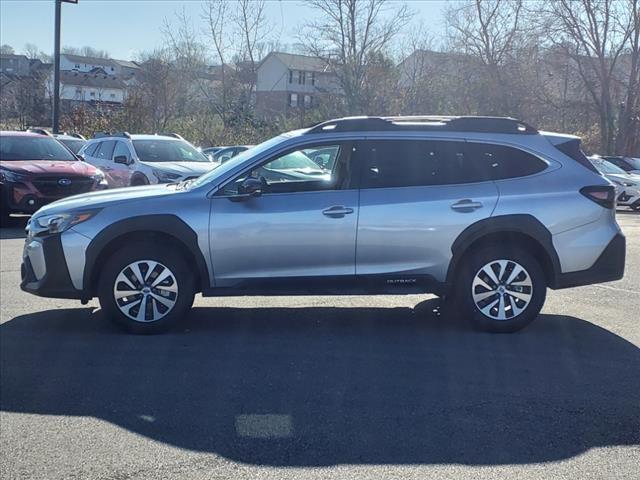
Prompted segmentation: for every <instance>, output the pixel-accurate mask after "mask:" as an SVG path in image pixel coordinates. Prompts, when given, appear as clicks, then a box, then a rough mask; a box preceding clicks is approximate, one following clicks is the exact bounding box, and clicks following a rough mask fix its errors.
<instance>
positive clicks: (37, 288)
mask: <svg viewBox="0 0 640 480" xmlns="http://www.w3.org/2000/svg"><path fill="white" fill-rule="evenodd" d="M20 271H21V276H22V281H21V283H20V288H21V289H22V290H23V291H25V292H28V293H32V294H34V295H38V296H40V297H51V298H73V299H84V295H83V292H82V291H81V290H77V289H76V288H74V286H73V283H72V281H71V277H70V275H69V270H68V268H67V262H66V261H65V256H64V251H63V248H62V242H61V238H60V235H49V236H45V237H35V238H28V239H27V241H26V243H25V246H24V251H23V254H22V266H21V269H20Z"/></svg>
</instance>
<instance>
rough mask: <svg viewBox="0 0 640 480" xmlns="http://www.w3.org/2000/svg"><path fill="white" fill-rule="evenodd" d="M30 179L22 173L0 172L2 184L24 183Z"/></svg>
mask: <svg viewBox="0 0 640 480" xmlns="http://www.w3.org/2000/svg"><path fill="white" fill-rule="evenodd" d="M27 178H28V176H27V175H24V174H22V173H16V172H12V171H11V170H5V169H4V168H3V169H2V170H0V182H24V181H25V180H26V179H27Z"/></svg>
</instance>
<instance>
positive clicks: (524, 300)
mask: <svg viewBox="0 0 640 480" xmlns="http://www.w3.org/2000/svg"><path fill="white" fill-rule="evenodd" d="M519 269H522V270H519ZM491 273H493V279H492V276H491V275H490V274H491ZM514 275H515V276H514ZM494 279H495V280H499V281H498V282H497V284H496V283H495V282H494ZM509 281H510V282H511V283H508V282H509ZM487 287H490V288H487ZM455 289H456V291H455V295H454V297H455V299H456V303H457V304H458V307H459V310H458V311H459V313H461V314H462V315H464V316H465V317H466V318H468V319H469V320H471V323H472V324H473V326H474V328H476V329H477V330H481V331H485V332H496V333H511V332H517V331H518V330H521V329H522V328H524V327H526V326H527V325H529V324H530V323H531V322H532V321H533V320H534V319H535V318H536V316H537V315H538V313H540V310H541V309H542V306H543V305H544V301H545V298H546V295H547V282H546V279H545V276H544V272H543V270H542V267H541V265H540V263H539V262H538V261H537V260H536V259H535V257H533V256H532V255H530V254H529V253H528V252H527V251H525V250H523V249H521V248H517V247H508V246H507V247H504V246H501V247H500V248H498V247H484V248H479V249H478V250H474V251H472V252H469V254H468V255H467V256H466V257H465V261H464V263H463V265H462V267H461V271H460V275H458V277H457V282H456V286H455ZM492 291H493V292H495V293H493V294H492V293H491V292H492Z"/></svg>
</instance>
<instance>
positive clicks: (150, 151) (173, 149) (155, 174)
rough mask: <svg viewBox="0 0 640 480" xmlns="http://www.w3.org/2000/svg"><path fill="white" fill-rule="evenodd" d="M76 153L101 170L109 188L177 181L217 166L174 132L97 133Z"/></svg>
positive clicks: (188, 178)
mask: <svg viewBox="0 0 640 480" xmlns="http://www.w3.org/2000/svg"><path fill="white" fill-rule="evenodd" d="M78 155H80V156H81V157H82V158H83V159H84V160H85V161H86V162H88V163H90V164H92V165H94V166H96V167H98V168H99V169H100V170H102V171H103V172H104V174H105V176H106V178H107V183H108V184H109V187H111V188H114V187H128V186H139V185H150V184H155V183H171V182H180V181H183V180H190V179H194V178H198V177H199V176H200V175H202V174H203V173H207V172H210V171H211V170H213V169H214V168H215V167H216V164H214V163H212V162H211V160H210V158H209V157H207V156H206V155H204V154H203V153H202V152H200V151H199V150H198V149H196V148H195V147H194V146H193V145H191V144H190V143H189V142H187V141H185V140H184V139H183V138H182V137H180V136H179V135H176V134H156V135H138V134H129V133H127V132H120V133H113V134H109V133H106V134H98V135H96V137H95V138H92V139H91V140H89V141H88V142H87V143H86V144H85V145H84V146H83V147H82V149H81V150H80V151H79V152H78Z"/></svg>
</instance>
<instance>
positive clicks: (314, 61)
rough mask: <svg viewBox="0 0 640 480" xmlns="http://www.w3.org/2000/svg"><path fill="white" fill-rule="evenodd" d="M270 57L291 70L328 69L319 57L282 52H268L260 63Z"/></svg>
mask: <svg viewBox="0 0 640 480" xmlns="http://www.w3.org/2000/svg"><path fill="white" fill-rule="evenodd" d="M270 57H275V58H277V59H278V60H280V61H281V62H282V63H284V64H285V65H286V66H287V67H288V68H289V69H291V70H305V71H308V72H327V71H329V70H330V69H329V67H328V65H327V64H326V62H325V61H324V60H323V59H322V58H320V57H312V56H309V55H298V54H295V53H284V52H271V53H269V54H268V55H267V56H266V57H264V59H262V62H260V65H262V64H263V63H264V62H265V61H266V60H267V59H268V58H270Z"/></svg>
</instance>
